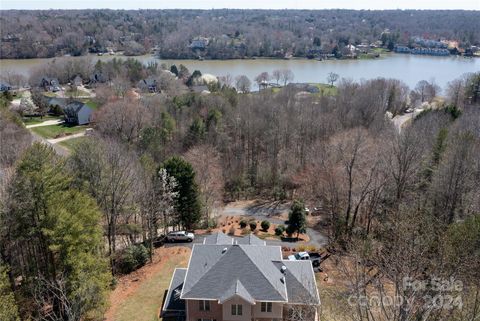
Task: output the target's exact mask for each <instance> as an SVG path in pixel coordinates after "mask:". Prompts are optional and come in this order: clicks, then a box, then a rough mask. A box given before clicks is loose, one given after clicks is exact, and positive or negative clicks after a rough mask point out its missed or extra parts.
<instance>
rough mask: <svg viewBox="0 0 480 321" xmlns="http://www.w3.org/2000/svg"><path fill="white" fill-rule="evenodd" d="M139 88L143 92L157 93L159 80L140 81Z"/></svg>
mask: <svg viewBox="0 0 480 321" xmlns="http://www.w3.org/2000/svg"><path fill="white" fill-rule="evenodd" d="M137 87H138V88H139V89H140V90H141V91H143V92H150V93H155V92H157V91H158V87H157V80H156V79H154V78H146V79H142V80H140V81H139V82H138V85H137Z"/></svg>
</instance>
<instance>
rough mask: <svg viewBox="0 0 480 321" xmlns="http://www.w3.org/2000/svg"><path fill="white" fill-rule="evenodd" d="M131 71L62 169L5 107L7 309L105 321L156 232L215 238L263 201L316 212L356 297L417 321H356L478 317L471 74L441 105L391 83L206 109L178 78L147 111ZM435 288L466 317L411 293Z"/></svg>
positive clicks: (1, 242)
mask: <svg viewBox="0 0 480 321" xmlns="http://www.w3.org/2000/svg"><path fill="white" fill-rule="evenodd" d="M112 64H113V63H112ZM131 65H132V66H135V65H136V64H135V63H133V62H131V63H128V64H117V65H116V66H117V67H116V68H112V70H116V71H117V73H118V74H116V75H115V76H114V77H113V79H117V78H118V79H119V80H118V81H113V80H112V81H111V82H107V83H104V84H101V83H99V84H97V85H96V88H95V91H96V95H97V97H96V99H97V100H98V103H99V105H100V108H99V109H98V110H97V111H96V113H95V115H94V122H93V126H94V128H95V133H96V134H95V135H94V136H91V137H87V138H85V139H83V140H82V141H81V142H79V143H78V144H76V146H75V147H74V148H73V151H72V153H71V155H70V156H69V157H67V158H63V157H61V156H58V155H55V154H54V152H53V150H52V149H51V148H49V147H46V146H43V145H40V144H38V143H36V144H33V145H32V146H30V139H31V138H30V136H29V135H28V132H27V131H26V130H25V129H24V128H23V127H22V125H21V123H18V121H16V119H17V118H16V115H15V113H13V112H10V111H8V110H7V109H6V107H5V106H7V105H8V101H5V99H4V98H2V102H4V103H3V105H4V107H3V108H2V115H1V116H2V117H0V148H1V152H2V153H0V155H1V158H0V161H1V162H2V163H1V178H2V185H1V186H2V189H1V194H0V196H1V198H0V201H1V202H0V254H1V261H2V262H1V265H2V266H4V267H2V268H1V270H0V271H2V273H3V274H4V277H3V278H2V277H1V276H0V282H2V283H3V284H2V283H0V287H2V288H5V291H3V292H2V295H3V293H5V298H6V299H5V302H9V303H8V304H9V305H11V306H12V308H10V309H8V311H9V312H11V313H14V312H16V311H17V309H18V310H19V313H20V315H21V316H22V318H23V319H27V318H28V317H31V318H32V319H41V318H42V317H43V318H45V317H47V319H49V320H85V319H99V318H100V316H101V314H102V312H103V310H104V307H105V305H104V303H105V298H106V293H107V291H108V287H109V285H110V284H112V283H113V284H114V282H112V279H111V275H112V273H113V275H117V274H118V273H120V272H128V271H130V270H132V269H135V268H136V267H138V266H140V265H141V264H144V263H145V261H146V258H145V256H148V254H150V256H152V252H151V251H150V252H149V251H148V250H147V249H148V248H149V247H150V249H151V248H152V247H153V243H154V240H155V237H156V236H157V235H158V234H161V233H165V232H166V231H168V230H169V229H173V228H175V229H178V228H184V229H187V230H190V229H193V228H197V227H205V228H207V227H209V226H213V225H215V223H216V222H215V216H214V215H213V211H214V209H215V208H218V207H219V205H221V203H222V202H223V201H229V200H235V199H245V198H259V197H264V198H270V199H277V200H288V199H293V198H302V199H303V200H304V201H305V203H306V204H307V205H309V206H311V207H313V206H315V207H317V208H319V209H320V211H321V212H322V214H323V215H324V217H325V220H324V222H325V224H326V227H327V230H328V231H329V236H330V238H331V241H332V247H333V248H335V249H336V250H337V251H339V252H342V253H343V255H345V256H348V257H352V258H353V262H356V263H358V264H359V265H358V269H354V270H353V271H354V272H355V273H354V275H352V274H351V273H352V269H345V272H346V280H348V282H350V283H351V287H350V288H351V289H353V290H352V291H354V292H353V293H355V294H362V295H365V293H367V294H368V295H370V294H372V295H373V294H376V293H380V294H382V293H383V295H385V292H384V291H383V290H384V288H383V287H384V286H385V285H386V284H388V285H389V286H392V288H393V289H394V290H395V291H398V293H401V295H404V296H405V297H409V298H410V297H412V298H413V300H414V301H413V302H414V304H413V307H410V308H409V309H406V307H402V306H400V307H397V306H394V307H391V308H388V309H384V310H382V311H380V312H379V311H372V310H369V309H371V307H369V306H367V307H365V306H358V309H355V312H354V315H353V317H354V318H357V319H358V318H360V317H361V316H362V315H368V314H371V313H380V314H381V316H382V318H383V319H384V320H392V319H397V320H409V319H412V318H413V317H414V316H415V317H418V318H420V319H422V318H423V317H425V316H427V314H428V315H431V316H432V315H433V316H434V317H435V318H436V319H438V320H441V319H444V318H443V317H445V316H447V315H448V316H450V317H454V318H456V319H455V320H462V319H465V318H467V319H474V317H475V316H476V314H478V309H477V308H476V306H477V305H476V301H475V299H474V298H475V297H478V295H479V293H480V292H479V291H480V276H479V275H478V269H477V268H476V267H478V265H479V262H480V256H479V254H478V242H479V241H480V240H479V235H480V226H479V224H478V222H479V212H480V199H479V197H480V193H479V189H478V183H477V182H478V181H479V179H480V158H479V157H478V155H479V153H480V136H479V133H480V128H479V126H480V108H479V105H480V74H479V73H472V74H467V75H465V76H464V77H462V78H460V79H457V80H454V81H452V82H451V83H450V85H449V86H448V91H447V95H446V96H447V97H446V100H445V101H442V100H440V99H439V98H438V88H437V87H436V86H435V84H434V83H431V82H427V81H423V82H420V83H419V84H418V85H417V86H416V87H415V88H413V89H410V88H408V86H406V85H405V84H403V83H402V82H401V81H398V80H392V79H381V78H380V79H373V80H368V81H363V82H360V83H358V82H353V81H347V80H342V81H340V82H339V83H338V84H337V88H336V91H335V94H331V93H329V95H323V94H322V92H319V93H318V94H305V92H301V89H296V88H295V87H288V86H287V87H285V88H282V89H280V90H269V89H266V90H262V91H260V92H259V93H255V94H252V93H246V94H241V93H238V92H237V91H236V90H235V89H234V88H233V87H232V86H231V82H230V81H227V78H228V77H224V78H223V81H222V82H221V83H219V84H216V85H212V86H210V88H209V89H210V92H211V93H210V94H205V93H204V94H197V93H193V92H188V91H187V90H185V88H186V86H185V84H184V82H187V81H188V78H189V77H185V78H181V77H180V78H175V77H174V78H173V80H172V82H171V84H170V88H172V89H166V90H165V92H162V93H161V94H154V95H150V94H148V95H140V96H139V95H133V94H130V93H131V92H132V90H131V89H132V86H133V85H134V83H135V80H134V79H135V78H132V79H130V78H129V77H133V75H135V74H136V72H133V73H131V74H130V72H129V70H130V71H131V70H135V69H131V67H129V66H131ZM103 67H104V68H107V69H108V68H111V65H105V66H103ZM145 68H148V67H142V68H141V69H140V72H141V73H143V72H145V73H147V72H148V71H147V70H145ZM172 69H174V68H172ZM177 69H178V68H177ZM180 69H182V68H180ZM177 72H178V73H179V74H180V71H179V70H177ZM183 72H184V73H185V75H188V74H189V73H187V72H186V70H183ZM258 78H259V79H260V78H262V77H258ZM120 80H121V81H120ZM120 83H121V84H122V85H121V86H120V85H119V84H120ZM119 88H120V89H119ZM412 105H423V107H425V108H426V110H425V111H424V112H423V113H422V114H420V115H419V116H418V117H417V118H416V119H415V120H414V121H412V122H411V123H410V124H408V125H407V126H405V127H403V128H402V129H401V131H400V132H399V130H398V128H395V127H394V125H393V124H392V122H391V120H390V119H389V116H388V115H390V114H391V115H400V114H403V113H404V112H405V111H406V110H407V109H408V108H410V107H411V106H412ZM429 106H435V108H428V107H429ZM339 270H343V269H341V267H340V268H339ZM109 272H110V273H109ZM348 273H350V274H348ZM5 274H6V277H5ZM431 275H436V276H438V277H445V278H447V277H454V278H455V279H458V280H461V281H462V282H463V284H464V285H465V286H464V288H463V290H462V292H461V294H462V295H463V298H464V302H465V304H464V305H463V306H462V307H456V308H455V309H454V310H449V311H447V312H445V311H444V310H434V311H432V310H431V309H429V308H428V306H426V305H424V302H423V301H422V300H424V298H425V296H426V295H429V294H430V293H429V292H428V291H429V289H425V290H422V291H416V292H413V293H412V292H408V291H409V289H405V287H404V286H403V284H402V280H403V278H405V277H412V278H414V279H417V280H425V279H428V277H429V276H431ZM5 280H7V281H5ZM367 281H368V282H367ZM372 291H376V292H372ZM382 291H383V292H382ZM12 293H13V294H12ZM12 296H13V298H14V299H15V300H12ZM336 300H342V298H341V297H339V298H336ZM345 304H347V303H345ZM345 306H346V305H345ZM465 316H466V317H465ZM348 318H352V315H348V316H345V317H344V319H347V320H348ZM12 320H15V318H14V317H12Z"/></svg>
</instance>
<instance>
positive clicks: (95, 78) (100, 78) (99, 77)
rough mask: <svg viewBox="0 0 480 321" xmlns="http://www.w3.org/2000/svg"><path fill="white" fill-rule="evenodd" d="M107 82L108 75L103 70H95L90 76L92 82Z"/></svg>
mask: <svg viewBox="0 0 480 321" xmlns="http://www.w3.org/2000/svg"><path fill="white" fill-rule="evenodd" d="M104 82H107V77H106V76H105V75H104V74H102V73H101V72H94V73H93V74H92V75H91V76H90V84H96V83H104Z"/></svg>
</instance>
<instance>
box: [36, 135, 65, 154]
mask: <svg viewBox="0 0 480 321" xmlns="http://www.w3.org/2000/svg"><path fill="white" fill-rule="evenodd" d="M30 133H31V134H32V137H33V141H37V142H40V143H42V144H45V145H49V146H52V147H53V149H54V150H55V152H56V153H57V154H59V155H61V156H68V155H69V154H70V151H69V150H68V149H67V148H65V147H63V146H62V145H57V144H52V143H50V142H49V141H48V140H47V139H45V138H43V137H41V136H40V135H37V134H35V133H34V132H32V131H30Z"/></svg>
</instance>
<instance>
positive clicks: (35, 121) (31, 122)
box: [22, 115, 61, 125]
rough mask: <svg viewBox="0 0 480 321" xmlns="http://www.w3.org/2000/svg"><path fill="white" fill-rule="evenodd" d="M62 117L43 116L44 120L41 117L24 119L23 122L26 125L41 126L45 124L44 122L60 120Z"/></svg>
mask: <svg viewBox="0 0 480 321" xmlns="http://www.w3.org/2000/svg"><path fill="white" fill-rule="evenodd" d="M60 118H61V117H60V116H50V115H47V116H43V118H40V117H23V119H22V121H23V123H24V124H25V125H34V124H40V123H43V122H44V121H47V120H55V119H60Z"/></svg>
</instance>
